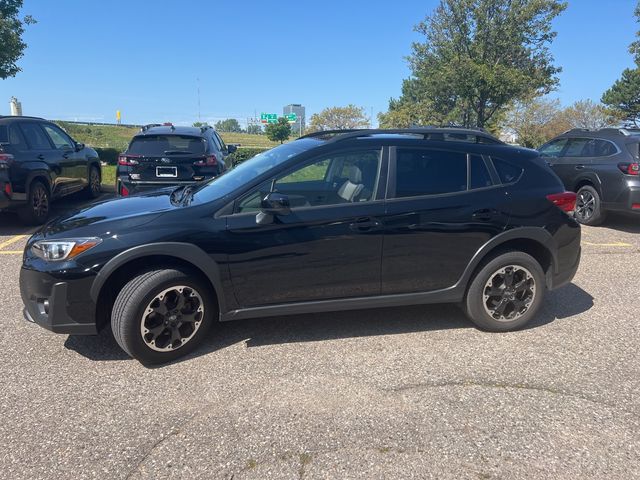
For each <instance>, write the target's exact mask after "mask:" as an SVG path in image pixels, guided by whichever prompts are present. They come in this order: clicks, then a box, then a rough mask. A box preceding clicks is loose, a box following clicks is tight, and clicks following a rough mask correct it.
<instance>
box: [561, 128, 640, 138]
mask: <svg viewBox="0 0 640 480" xmlns="http://www.w3.org/2000/svg"><path fill="white" fill-rule="evenodd" d="M638 135H640V129H637V128H600V129H596V130H591V129H588V128H574V129H572V130H568V131H566V132H564V133H563V134H562V135H559V136H558V137H587V138H609V139H611V138H624V137H634V136H638Z"/></svg>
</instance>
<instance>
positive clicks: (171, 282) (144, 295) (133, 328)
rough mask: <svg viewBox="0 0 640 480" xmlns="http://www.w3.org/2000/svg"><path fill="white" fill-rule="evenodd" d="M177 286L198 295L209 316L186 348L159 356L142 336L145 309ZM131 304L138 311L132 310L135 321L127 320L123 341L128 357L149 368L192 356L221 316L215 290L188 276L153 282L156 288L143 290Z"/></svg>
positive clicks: (123, 331)
mask: <svg viewBox="0 0 640 480" xmlns="http://www.w3.org/2000/svg"><path fill="white" fill-rule="evenodd" d="M177 285H185V286H188V287H190V288H193V289H194V290H196V291H197V292H198V294H199V295H200V297H201V298H202V301H203V303H204V311H205V315H204V317H203V320H202V323H201V324H200V327H199V328H198V331H197V332H196V334H195V335H194V336H193V337H192V338H191V339H190V340H189V341H188V342H187V343H186V344H185V345H184V346H182V347H180V348H178V349H176V350H172V351H169V352H158V351H156V350H153V349H151V348H150V347H149V346H147V344H146V343H145V342H144V340H143V338H142V334H141V333H140V326H141V323H142V319H143V316H144V313H145V309H146V308H147V305H149V303H150V302H151V301H152V300H153V299H154V297H155V296H156V295H157V294H158V293H159V292H161V291H163V290H165V289H167V288H171V287H173V286H177ZM149 287H150V288H149ZM129 303H130V304H131V303H135V304H136V307H135V308H134V309H131V311H133V312H134V314H133V318H126V319H124V321H123V322H122V323H121V328H122V332H121V338H122V339H123V340H124V341H125V343H126V347H127V351H128V353H129V354H130V355H131V356H132V357H134V358H135V359H137V360H139V361H140V362H141V363H143V364H146V365H153V364H159V363H167V362H171V361H173V360H175V359H177V358H179V357H182V356H184V355H187V354H188V353H190V352H192V351H193V350H194V349H196V348H197V347H198V345H200V344H201V342H202V340H203V339H204V337H205V336H206V335H207V333H208V332H209V329H210V328H211V325H212V324H213V322H214V316H215V314H216V313H217V307H216V304H215V302H214V301H213V294H212V292H211V289H210V288H209V287H208V286H207V285H205V283H204V282H202V281H201V280H200V279H199V278H197V277H194V276H191V275H188V274H184V273H183V274H182V277H178V276H176V277H174V278H171V279H166V280H162V281H158V282H153V285H145V288H144V290H143V289H141V291H140V292H137V293H136V294H134V295H133V296H132V297H131V298H130V299H129Z"/></svg>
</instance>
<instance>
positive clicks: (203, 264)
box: [90, 242, 226, 312]
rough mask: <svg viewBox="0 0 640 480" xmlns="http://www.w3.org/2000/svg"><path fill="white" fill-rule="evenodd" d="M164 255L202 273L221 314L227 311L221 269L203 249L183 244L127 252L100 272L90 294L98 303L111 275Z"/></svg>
mask: <svg viewBox="0 0 640 480" xmlns="http://www.w3.org/2000/svg"><path fill="white" fill-rule="evenodd" d="M155 255H162V256H165V257H174V258H176V259H179V260H182V261H185V262H187V263H189V264H191V265H192V266H193V268H195V269H197V270H199V271H200V272H202V273H203V274H204V275H205V276H206V277H207V278H208V279H209V281H210V282H211V285H213V289H214V293H215V295H216V298H217V300H218V306H219V309H220V312H225V311H226V302H225V299H224V294H223V290H222V280H221V277H220V267H219V266H218V264H217V263H216V262H215V260H213V259H212V258H211V257H210V256H209V255H207V253H206V252H205V251H204V250H202V249H201V248H199V247H197V246H196V245H193V244H191V243H182V242H159V243H151V244H147V245H140V246H137V247H133V248H130V249H128V250H125V251H124V252H122V253H119V254H118V255H116V256H115V257H113V258H112V259H111V260H109V261H108V262H107V263H106V264H105V265H104V266H103V267H102V268H101V269H100V271H99V272H98V274H97V275H96V278H95V279H94V281H93V285H92V286H91V290H90V294H91V298H92V299H93V301H94V302H97V301H98V298H99V296H100V292H101V290H102V288H103V287H104V285H105V284H106V283H107V280H108V279H109V277H111V275H112V274H113V273H114V272H115V271H116V270H117V269H118V268H120V267H122V266H124V265H125V264H127V263H129V262H131V261H132V260H137V259H140V258H144V257H151V256H155Z"/></svg>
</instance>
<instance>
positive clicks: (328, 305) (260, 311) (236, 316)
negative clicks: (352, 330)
mask: <svg viewBox="0 0 640 480" xmlns="http://www.w3.org/2000/svg"><path fill="white" fill-rule="evenodd" d="M463 297H464V289H462V288H460V287H458V286H453V287H450V288H446V289H443V290H435V291H433V292H420V293H403V294H397V295H378V296H374V297H355V298H341V299H338V300H318V301H313V302H297V303H284V304H280V305H268V306H264V307H251V308H241V309H238V310H231V311H229V312H226V313H223V314H221V315H220V321H222V322H228V321H231V320H244V319H247V318H260V317H275V316H280V315H298V314H304V313H321V312H337V311H342V310H366V309H368V308H383V307H400V306H407V305H425V304H430V303H457V302H461V301H462V299H463Z"/></svg>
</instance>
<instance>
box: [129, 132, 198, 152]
mask: <svg viewBox="0 0 640 480" xmlns="http://www.w3.org/2000/svg"><path fill="white" fill-rule="evenodd" d="M205 151H206V144H205V141H204V139H203V138H202V137H193V136H190V135H145V136H141V137H135V138H134V139H133V140H132V141H131V144H130V145H129V149H128V150H127V153H130V154H132V155H143V156H151V157H155V156H163V155H188V154H193V155H203V154H204V153H205Z"/></svg>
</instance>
